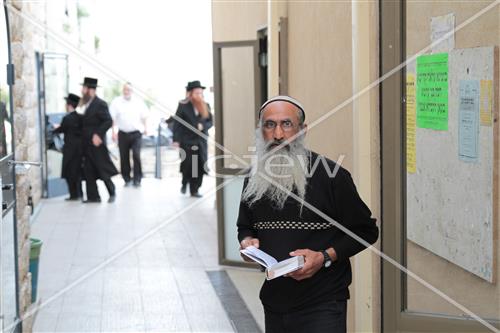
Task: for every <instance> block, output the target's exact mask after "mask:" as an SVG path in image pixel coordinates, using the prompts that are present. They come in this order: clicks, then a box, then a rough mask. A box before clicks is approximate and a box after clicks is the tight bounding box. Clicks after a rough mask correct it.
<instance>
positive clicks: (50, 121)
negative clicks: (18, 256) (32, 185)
mask: <svg viewBox="0 0 500 333" xmlns="http://www.w3.org/2000/svg"><path fill="white" fill-rule="evenodd" d="M36 62H37V82H38V117H39V119H38V121H39V128H40V133H39V138H40V140H39V142H40V156H42V169H41V172H42V184H43V185H42V186H43V191H42V193H43V197H44V198H52V197H56V196H60V195H64V194H67V193H68V189H67V186H66V182H65V181H64V179H62V178H61V165H62V138H61V137H60V136H58V135H54V134H53V130H54V129H55V126H57V125H58V124H60V123H61V121H62V118H63V117H64V115H65V101H64V97H66V96H67V94H68V91H69V86H68V85H69V71H68V55H67V54H62V53H53V52H46V53H38V52H37V53H36Z"/></svg>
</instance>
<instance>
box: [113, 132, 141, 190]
mask: <svg viewBox="0 0 500 333" xmlns="http://www.w3.org/2000/svg"><path fill="white" fill-rule="evenodd" d="M141 138H142V135H141V132H139V131H134V132H123V131H119V132H118V148H119V149H120V169H121V173H122V177H123V180H124V181H125V182H127V183H128V182H129V181H130V180H131V178H130V169H131V168H130V150H131V149H132V159H133V160H134V172H133V174H134V182H135V183H140V182H141V179H142V165H141Z"/></svg>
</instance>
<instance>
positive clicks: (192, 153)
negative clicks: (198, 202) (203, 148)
mask: <svg viewBox="0 0 500 333" xmlns="http://www.w3.org/2000/svg"><path fill="white" fill-rule="evenodd" d="M182 148H183V149H184V151H185V152H186V157H185V159H184V161H182V162H181V171H182V186H187V185H188V184H189V191H190V192H191V194H194V193H198V189H199V188H200V187H201V185H202V183H203V175H204V170H203V166H204V161H203V160H202V159H201V158H200V149H199V147H198V146H197V145H192V146H188V147H182Z"/></svg>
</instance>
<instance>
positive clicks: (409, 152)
mask: <svg viewBox="0 0 500 333" xmlns="http://www.w3.org/2000/svg"><path fill="white" fill-rule="evenodd" d="M416 127H417V124H416V116H415V74H408V75H406V171H407V172H408V173H415V172H416V171H417V165H416V164H417V163H416V159H417V157H416V142H415V136H416V130H417V128H416Z"/></svg>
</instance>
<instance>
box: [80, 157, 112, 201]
mask: <svg viewBox="0 0 500 333" xmlns="http://www.w3.org/2000/svg"><path fill="white" fill-rule="evenodd" d="M83 170H84V173H85V183H86V185H87V186H86V187H87V199H88V200H100V199H101V197H100V195H99V191H98V190H97V178H98V176H97V175H98V173H97V169H96V166H95V165H93V164H92V163H91V162H90V161H85V167H84V169H83ZM104 185H106V189H107V190H108V193H109V196H114V195H115V194H116V191H115V184H113V181H112V180H111V178H108V179H106V180H104Z"/></svg>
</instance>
